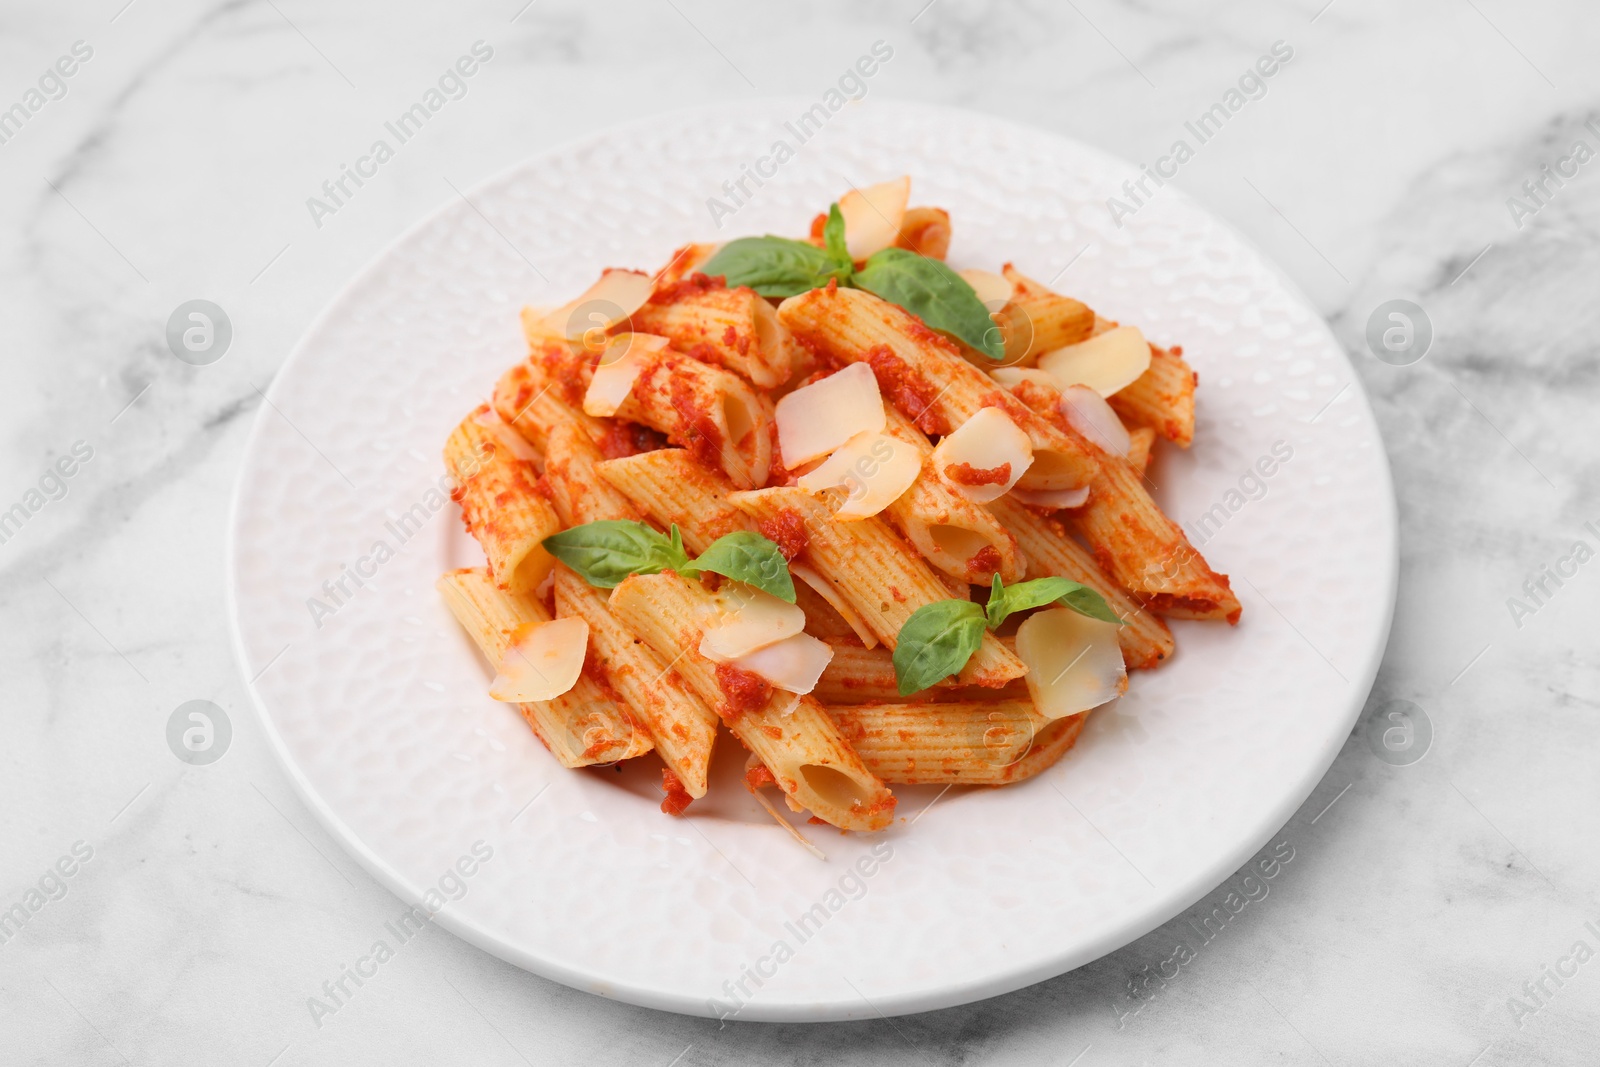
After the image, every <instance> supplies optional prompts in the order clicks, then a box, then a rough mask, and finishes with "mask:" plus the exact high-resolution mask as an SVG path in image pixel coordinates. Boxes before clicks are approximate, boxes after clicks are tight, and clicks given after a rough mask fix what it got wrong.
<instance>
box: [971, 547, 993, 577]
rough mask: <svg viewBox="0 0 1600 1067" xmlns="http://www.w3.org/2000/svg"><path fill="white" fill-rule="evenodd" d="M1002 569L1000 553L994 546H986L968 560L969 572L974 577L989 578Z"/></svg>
mask: <svg viewBox="0 0 1600 1067" xmlns="http://www.w3.org/2000/svg"><path fill="white" fill-rule="evenodd" d="M999 569H1000V553H999V552H998V551H997V550H996V549H995V547H994V546H993V545H984V546H983V547H982V548H980V549H978V551H976V552H974V553H973V554H972V558H971V559H969V560H967V572H968V573H969V574H971V575H973V576H974V577H978V578H988V577H990V576H991V575H993V574H994V572H995V571H997V570H999Z"/></svg>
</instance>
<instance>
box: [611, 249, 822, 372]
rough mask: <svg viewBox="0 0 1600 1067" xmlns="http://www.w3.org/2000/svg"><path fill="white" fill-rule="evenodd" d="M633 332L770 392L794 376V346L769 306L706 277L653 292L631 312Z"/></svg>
mask: <svg viewBox="0 0 1600 1067" xmlns="http://www.w3.org/2000/svg"><path fill="white" fill-rule="evenodd" d="M633 329H635V330H639V331H642V332H644V333H650V334H655V335H657V336H660V337H665V338H667V339H668V340H669V341H671V342H672V344H673V346H674V347H675V348H677V349H679V350H680V351H683V352H687V353H688V354H689V355H691V356H694V357H695V358H696V359H698V360H700V361H701V362H703V363H711V364H715V365H718V366H722V367H725V368H727V369H728V370H731V371H734V372H735V373H737V374H742V375H744V377H746V378H748V379H750V381H752V382H754V383H755V384H756V385H758V386H760V387H762V388H763V389H774V388H776V387H778V386H780V385H782V384H784V383H785V382H787V381H788V380H789V379H790V377H791V376H792V375H793V373H794V363H795V354H796V352H797V351H798V346H796V345H795V344H794V342H793V341H792V340H790V338H789V331H788V330H786V329H785V328H784V327H783V324H782V323H780V322H779V321H778V313H777V312H776V311H775V310H773V307H772V305H771V304H769V303H767V302H766V301H765V300H763V299H762V298H761V297H759V296H757V295H756V294H755V292H754V291H753V290H750V289H744V288H740V289H728V288H726V287H724V286H723V285H721V284H720V280H719V281H716V282H713V281H712V280H711V279H708V278H706V276H705V275H703V274H700V275H695V276H693V277H691V278H690V279H689V280H688V281H684V282H680V283H678V284H676V285H672V286H668V287H666V288H664V289H657V291H656V293H655V295H654V296H652V297H651V298H650V300H649V302H648V303H646V304H645V305H644V307H642V308H640V309H639V310H638V311H636V312H634V314H633Z"/></svg>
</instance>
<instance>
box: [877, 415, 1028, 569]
mask: <svg viewBox="0 0 1600 1067" xmlns="http://www.w3.org/2000/svg"><path fill="white" fill-rule="evenodd" d="M884 411H885V414H886V416H887V419H888V425H887V427H886V428H885V432H886V433H889V434H891V435H893V436H894V437H896V438H898V439H899V440H902V441H905V442H906V443H907V444H910V445H912V446H913V447H915V448H916V449H917V450H918V451H919V452H921V453H922V455H923V458H924V461H925V462H924V463H923V466H922V473H920V474H918V475H917V480H916V481H915V482H912V483H911V488H910V489H907V490H906V491H905V492H904V493H903V494H901V496H900V497H899V498H898V499H896V500H895V501H894V503H892V504H890V505H889V506H888V507H887V508H885V509H884V512H883V514H884V517H885V518H887V519H888V520H889V523H890V525H892V526H893V527H894V528H895V529H897V530H899V531H900V533H901V535H902V536H903V537H905V539H906V540H908V541H910V542H911V544H912V545H913V546H915V548H916V549H917V551H918V552H920V553H922V558H923V559H925V560H927V561H928V562H929V563H930V564H932V565H933V566H934V567H935V568H936V569H938V570H940V571H942V572H943V573H944V574H946V575H948V576H949V577H951V578H954V579H955V580H956V581H957V582H958V583H961V584H962V585H965V584H967V583H972V584H974V585H986V584H988V582H989V580H990V578H991V577H992V576H993V575H995V574H999V575H1000V577H1001V580H1003V581H1005V582H1007V583H1016V582H1019V581H1021V580H1022V571H1023V566H1024V560H1023V558H1022V554H1021V552H1019V551H1018V549H1017V542H1016V539H1015V538H1014V537H1012V536H1011V535H1010V534H1009V533H1007V532H1006V529H1005V527H1004V526H1002V525H1001V524H1000V523H999V522H998V521H997V520H996V519H995V517H994V516H993V515H991V514H990V513H989V512H988V510H986V509H985V508H984V506H983V505H982V504H975V503H973V502H972V501H970V500H968V499H967V498H966V497H964V496H962V495H961V494H960V493H958V492H956V491H955V490H954V489H952V488H950V485H949V483H947V482H946V481H945V480H944V479H943V478H941V477H939V475H938V473H937V472H936V471H935V470H934V469H933V464H931V463H927V462H926V458H927V457H928V456H931V455H932V454H933V445H932V444H931V443H929V441H928V436H927V435H926V434H924V433H923V432H922V431H921V430H919V429H917V428H916V426H914V425H912V423H911V420H910V419H908V418H906V417H905V416H904V415H903V414H901V412H900V410H899V409H898V408H896V407H895V406H894V405H892V404H885V405H884Z"/></svg>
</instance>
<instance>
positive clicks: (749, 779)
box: [744, 763, 778, 793]
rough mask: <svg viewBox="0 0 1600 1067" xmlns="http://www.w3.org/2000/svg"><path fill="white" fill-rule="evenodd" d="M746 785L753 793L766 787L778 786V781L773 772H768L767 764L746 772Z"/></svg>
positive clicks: (756, 766)
mask: <svg viewBox="0 0 1600 1067" xmlns="http://www.w3.org/2000/svg"><path fill="white" fill-rule="evenodd" d="M744 784H745V787H746V788H748V789H749V790H750V791H751V792H752V793H753V792H755V791H756V790H757V789H760V788H761V787H762V786H764V785H773V786H775V785H777V784H778V779H776V778H774V777H773V776H772V772H771V771H769V770H767V765H766V764H765V763H758V764H756V765H755V766H754V767H751V768H750V769H749V770H748V771H745V772H744Z"/></svg>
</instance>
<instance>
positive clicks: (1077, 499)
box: [1011, 485, 1089, 511]
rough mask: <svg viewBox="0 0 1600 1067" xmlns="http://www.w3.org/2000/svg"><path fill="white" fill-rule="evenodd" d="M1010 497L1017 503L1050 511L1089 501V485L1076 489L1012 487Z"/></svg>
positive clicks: (1076, 506) (1077, 505)
mask: <svg viewBox="0 0 1600 1067" xmlns="http://www.w3.org/2000/svg"><path fill="white" fill-rule="evenodd" d="M1011 499H1012V500H1015V501H1017V502H1018V503H1019V504H1027V505H1028V506H1029V507H1035V508H1048V509H1050V510H1051V511H1059V510H1061V509H1062V508H1081V507H1083V505H1085V504H1087V503H1088V502H1089V487H1088V486H1087V485H1085V486H1080V487H1079V488H1077V489H1013V490H1011Z"/></svg>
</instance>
